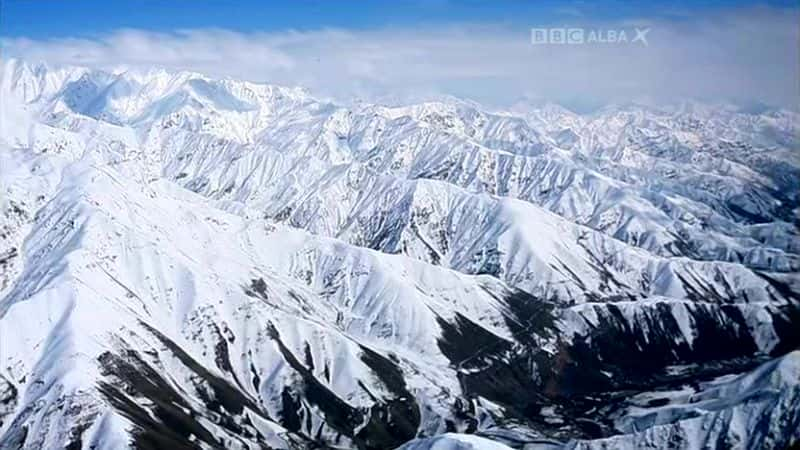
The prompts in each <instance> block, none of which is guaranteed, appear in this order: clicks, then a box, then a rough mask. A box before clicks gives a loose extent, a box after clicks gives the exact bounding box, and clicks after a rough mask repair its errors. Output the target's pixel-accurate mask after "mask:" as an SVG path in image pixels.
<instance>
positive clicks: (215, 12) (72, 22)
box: [0, 0, 797, 38]
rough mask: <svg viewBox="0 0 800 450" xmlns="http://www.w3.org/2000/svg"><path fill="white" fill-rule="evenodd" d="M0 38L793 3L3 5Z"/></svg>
mask: <svg viewBox="0 0 800 450" xmlns="http://www.w3.org/2000/svg"><path fill="white" fill-rule="evenodd" d="M0 4H1V5H2V11H0V13H2V17H0V21H1V22H0V23H1V24H2V31H1V32H0V35H3V36H12V37H28V38H56V37H92V36H96V35H99V34H103V33H110V32H113V31H114V30H116V29H120V28H136V29H143V30H151V31H171V30H176V29H189V28H212V27H213V28H224V29H229V30H235V31H240V32H255V31H278V30H286V29H295V30H313V29H319V28H346V29H369V28H379V27H386V26H409V25H419V24H425V25H430V24H436V23H458V22H470V23H481V22H489V23H503V24H506V25H507V26H510V27H516V26H522V27H530V26H535V25H538V24H548V23H556V22H561V21H565V20H568V21H570V22H571V23H575V22H580V21H581V20H583V19H585V18H586V17H591V19H592V20H619V19H624V18H638V17H648V18H659V17H660V18H673V19H675V20H681V19H682V18H683V17H685V16H686V15H693V14H703V13H707V12H708V11H713V10H715V9H730V8H736V7H742V6H747V5H771V6H777V7H791V6H795V7H796V6H797V2H796V1H794V2H792V1H767V2H756V1H748V0H728V1H720V0H700V1H685V0H681V1H659V0H650V1H647V0H638V1H636V0H627V1H622V0H619V1H612V0H603V1H595V2H588V1H586V2H584V1H572V2H569V1H567V2H565V1H552V0H543V1H523V0H518V1H514V0H491V1H478V0H462V1H456V0H428V1H424V0H417V1H401V0H394V1H390V0H380V1H357V0H333V1H331V0H329V1H322V0H320V1H303V0H300V1H263V0H237V1H231V2H227V1H213V0H158V1H157V0H139V1H135V0H113V1H109V0H76V1H64V0H3V1H2V2H0Z"/></svg>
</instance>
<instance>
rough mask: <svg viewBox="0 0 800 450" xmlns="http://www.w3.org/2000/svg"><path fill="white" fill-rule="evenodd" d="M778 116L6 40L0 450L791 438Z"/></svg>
mask: <svg viewBox="0 0 800 450" xmlns="http://www.w3.org/2000/svg"><path fill="white" fill-rule="evenodd" d="M799 133H800V115H798V113H796V112H793V111H786V110H763V111H744V110H741V109H738V108H736V107H734V106H730V105H702V104H697V103H684V104H681V105H678V106H671V107H664V108H648V107H642V106H636V105H620V106H615V107H608V108H607V109H604V110H601V111H598V112H596V113H594V114H592V115H577V114H574V113H572V112H570V111H567V110H565V109H563V108H560V107H558V106H555V105H530V104H524V103H520V104H518V105H515V106H514V108H513V109H512V112H492V111H488V110H484V109H482V108H481V107H479V106H476V105H474V104H472V103H468V102H461V101H457V100H448V101H442V102H431V103H424V104H418V105H411V106H401V107H398V106H392V107H388V106H379V105H359V106H357V107H350V108H347V107H342V106H338V105H335V104H330V103H327V102H322V101H318V100H316V99H314V98H313V97H312V96H310V95H309V94H308V93H307V92H305V91H303V90H301V89H295V88H285V87H278V86H270V85H263V84H255V83H248V82H242V81H236V80H216V79H211V78H208V77H205V76H203V75H200V74H195V73H170V72H165V71H162V70H156V69H153V70H150V71H144V72H133V71H131V72H125V73H106V72H101V71H97V70H89V69H83V68H61V69H55V68H49V67H47V66H44V65H30V64H26V63H23V62H20V61H16V60H11V61H5V62H4V63H3V65H2V78H1V79H0V195H2V197H0V448H2V449H6V448H9V449H17V448H23V449H61V448H70V449H118V448H128V447H131V448H169V449H181V448H242V449H244V448H250V449H255V448H292V449H294V448H299V449H305V448H309V449H310V448H359V449H389V448H403V449H406V450H410V449H415V450H417V449H472V448H475V449H488V448H497V449H504V448H518V449H521V448H615V449H616V448H641V447H643V446H653V447H672V448H705V447H710V448H729V447H733V448H748V449H760V448H785V447H787V446H789V445H792V444H795V445H796V444H797V443H798V442H800V431H799V430H800V350H798V349H799V348H800V279H798V276H797V275H798V271H800V236H798V230H797V223H798V214H800V209H798V200H800V189H799V188H798V186H800V152H799V151H798V150H800V134H799Z"/></svg>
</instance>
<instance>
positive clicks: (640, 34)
mask: <svg viewBox="0 0 800 450" xmlns="http://www.w3.org/2000/svg"><path fill="white" fill-rule="evenodd" d="M634 31H635V32H636V36H635V37H634V38H633V40H632V41H631V43H634V42H641V43H642V44H644V45H645V47H646V46H647V33H649V32H650V28H634Z"/></svg>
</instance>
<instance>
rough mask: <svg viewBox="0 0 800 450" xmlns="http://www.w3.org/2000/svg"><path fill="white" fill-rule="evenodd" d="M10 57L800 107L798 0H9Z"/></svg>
mask: <svg viewBox="0 0 800 450" xmlns="http://www.w3.org/2000/svg"><path fill="white" fill-rule="evenodd" d="M0 7H1V8H2V9H0V47H2V53H0V56H2V57H4V58H8V57H19V58H23V59H26V60H28V61H31V62H46V63H48V64H51V65H79V66H89V67H97V68H101V69H107V70H123V69H131V68H150V67H164V68H167V69H170V70H193V71H197V72H202V73H206V74H208V75H212V76H219V77H233V78H240V79H246V80H251V81H257V82H267V83H276V84H282V85H291V86H303V87H306V88H308V89H310V90H311V92H312V93H313V94H315V95H317V96H319V97H326V98H332V99H335V100H337V101H341V102H347V101H353V100H355V99H359V100H366V101H380V102H401V103H405V102H409V101H421V100H427V99H432V98H437V97H440V96H448V95H450V96H458V97H464V98H468V99H472V100H476V101H479V102H482V103H484V104H487V105H491V106H497V107H503V108H504V107H508V106H509V105H512V104H514V103H516V102H520V101H532V102H545V101H552V102H556V103H560V104H562V105H565V106H567V107H571V108H573V109H579V110H591V109H593V108H597V107H602V106H604V105H607V104H610V103H623V102H653V103H664V102H675V101H679V100H682V99H697V100H702V101H736V102H763V103H767V104H770V105H778V106H784V107H791V108H793V109H797V108H798V105H800V86H798V82H797V80H798V79H800V69H799V67H800V60H799V59H800V56H799V55H800V49H798V42H800V25H798V24H799V23H800V3H798V2H797V1H796V0H795V1H753V0H733V1H724V2H723V1H719V0H703V1H691V2H690V1H685V0H680V1H658V0H654V1H643V0H628V1H622V0H617V1H612V0H603V1H598V2H589V1H583V0H574V1H566V2H565V1H558V2H557V1H553V0H541V1H511V0H486V1H472V0H470V1H467V0H463V1H456V0H429V1H423V0H417V1H400V0H395V1H355V0H338V1H334V0H331V1H293V2H275V1H254V0H238V1H230V2H228V1H226V2H223V1H211V0H193V1H187V0H170V1H167V0H164V1H126V0H114V1H109V0H105V1H100V0H75V1H66V0H63V1H62V0H58V1H56V0H35V1H34V0H0ZM551 26H570V27H582V28H585V29H586V30H587V31H588V30H600V31H603V30H626V31H627V32H628V33H630V34H631V35H632V34H633V31H634V29H635V28H643V29H648V30H649V34H648V35H647V36H648V45H646V46H644V45H640V44H636V45H634V44H631V43H630V42H628V43H624V44H616V45H599V44H598V45H575V46H542V45H538V46H537V45H532V43H531V34H530V29H531V28H533V27H551Z"/></svg>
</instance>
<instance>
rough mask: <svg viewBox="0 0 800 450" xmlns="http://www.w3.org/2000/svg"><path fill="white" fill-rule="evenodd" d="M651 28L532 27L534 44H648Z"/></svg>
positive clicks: (532, 41)
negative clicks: (648, 34)
mask: <svg viewBox="0 0 800 450" xmlns="http://www.w3.org/2000/svg"><path fill="white" fill-rule="evenodd" d="M649 32H650V28H634V29H632V30H622V29H608V30H595V29H585V28H531V43H532V44H533V45H581V44H627V43H630V44H641V45H644V46H647V45H648V43H647V33H649Z"/></svg>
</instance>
